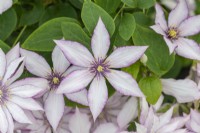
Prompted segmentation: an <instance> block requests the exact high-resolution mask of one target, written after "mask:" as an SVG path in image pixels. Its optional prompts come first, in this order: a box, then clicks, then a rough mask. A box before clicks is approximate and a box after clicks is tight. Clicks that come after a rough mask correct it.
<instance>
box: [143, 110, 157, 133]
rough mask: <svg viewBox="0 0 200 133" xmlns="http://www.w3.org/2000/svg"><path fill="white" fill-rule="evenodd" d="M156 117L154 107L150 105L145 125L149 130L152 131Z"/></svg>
mask: <svg viewBox="0 0 200 133" xmlns="http://www.w3.org/2000/svg"><path fill="white" fill-rule="evenodd" d="M155 117H156V116H155V114H154V111H153V108H152V107H150V108H149V112H148V115H147V118H146V120H145V123H144V126H145V127H146V128H147V131H148V132H150V131H151V129H152V128H153V126H154V119H155Z"/></svg>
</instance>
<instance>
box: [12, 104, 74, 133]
mask: <svg viewBox="0 0 200 133" xmlns="http://www.w3.org/2000/svg"><path fill="white" fill-rule="evenodd" d="M73 114H74V111H73V109H72V108H69V107H65V111H64V114H63V117H62V118H61V120H60V122H59V124H58V127H57V129H56V130H53V129H52V127H51V124H50V123H49V121H48V120H47V118H46V116H45V113H44V112H41V111H33V112H30V114H29V116H30V117H31V118H32V121H33V123H32V124H20V123H16V125H15V128H16V129H15V130H16V131H17V132H19V133H70V132H69V120H70V117H71V116H72V115H73Z"/></svg>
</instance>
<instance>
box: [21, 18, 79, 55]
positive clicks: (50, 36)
mask: <svg viewBox="0 0 200 133" xmlns="http://www.w3.org/2000/svg"><path fill="white" fill-rule="evenodd" d="M63 22H75V23H76V22H77V21H76V20H75V19H71V18H65V17H61V18H56V19H52V20H50V21H48V22H46V23H44V24H43V25H42V26H40V27H39V28H38V29H36V30H35V31H34V32H33V33H32V34H31V35H30V36H29V37H28V38H27V39H26V40H25V42H24V43H23V44H22V48H24V49H28V50H33V51H46V52H47V51H52V50H53V48H54V46H55V43H54V42H53V40H54V39H62V38H63V33H62V29H61V23H63Z"/></svg>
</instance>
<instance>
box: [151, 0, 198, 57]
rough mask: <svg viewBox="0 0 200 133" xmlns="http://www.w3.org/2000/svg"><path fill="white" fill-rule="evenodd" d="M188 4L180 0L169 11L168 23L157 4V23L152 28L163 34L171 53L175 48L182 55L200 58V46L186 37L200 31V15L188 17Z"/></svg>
mask: <svg viewBox="0 0 200 133" xmlns="http://www.w3.org/2000/svg"><path fill="white" fill-rule="evenodd" d="M187 6H188V5H187V3H186V1H185V0H179V3H178V4H177V6H176V7H175V8H174V9H173V10H172V11H171V12H170V13H169V17H168V23H167V22H166V20H165V15H164V12H163V10H162V7H161V6H160V5H159V4H156V6H155V8H156V19H155V25H153V26H151V28H152V29H153V30H155V31H156V32H157V33H159V34H161V35H163V37H164V40H165V42H166V44H167V46H168V47H169V51H170V54H171V53H173V52H174V50H175V52H176V53H177V54H178V55H180V56H183V57H186V58H189V59H194V60H200V47H199V46H198V44H197V43H196V42H195V41H193V40H190V39H187V38H185V37H187V36H192V35H195V34H197V33H199V32H200V23H199V21H200V15H198V16H193V17H188V7H187Z"/></svg>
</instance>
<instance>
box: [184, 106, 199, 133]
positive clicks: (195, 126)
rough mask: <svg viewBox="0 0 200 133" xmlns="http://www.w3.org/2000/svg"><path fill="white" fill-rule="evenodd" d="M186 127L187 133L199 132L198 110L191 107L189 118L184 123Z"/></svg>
mask: <svg viewBox="0 0 200 133" xmlns="http://www.w3.org/2000/svg"><path fill="white" fill-rule="evenodd" d="M186 127H187V129H188V130H189V133H199V132H200V113H199V112H198V111H196V110H193V109H191V111H190V120H189V121H188V122H187V123H186Z"/></svg>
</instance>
